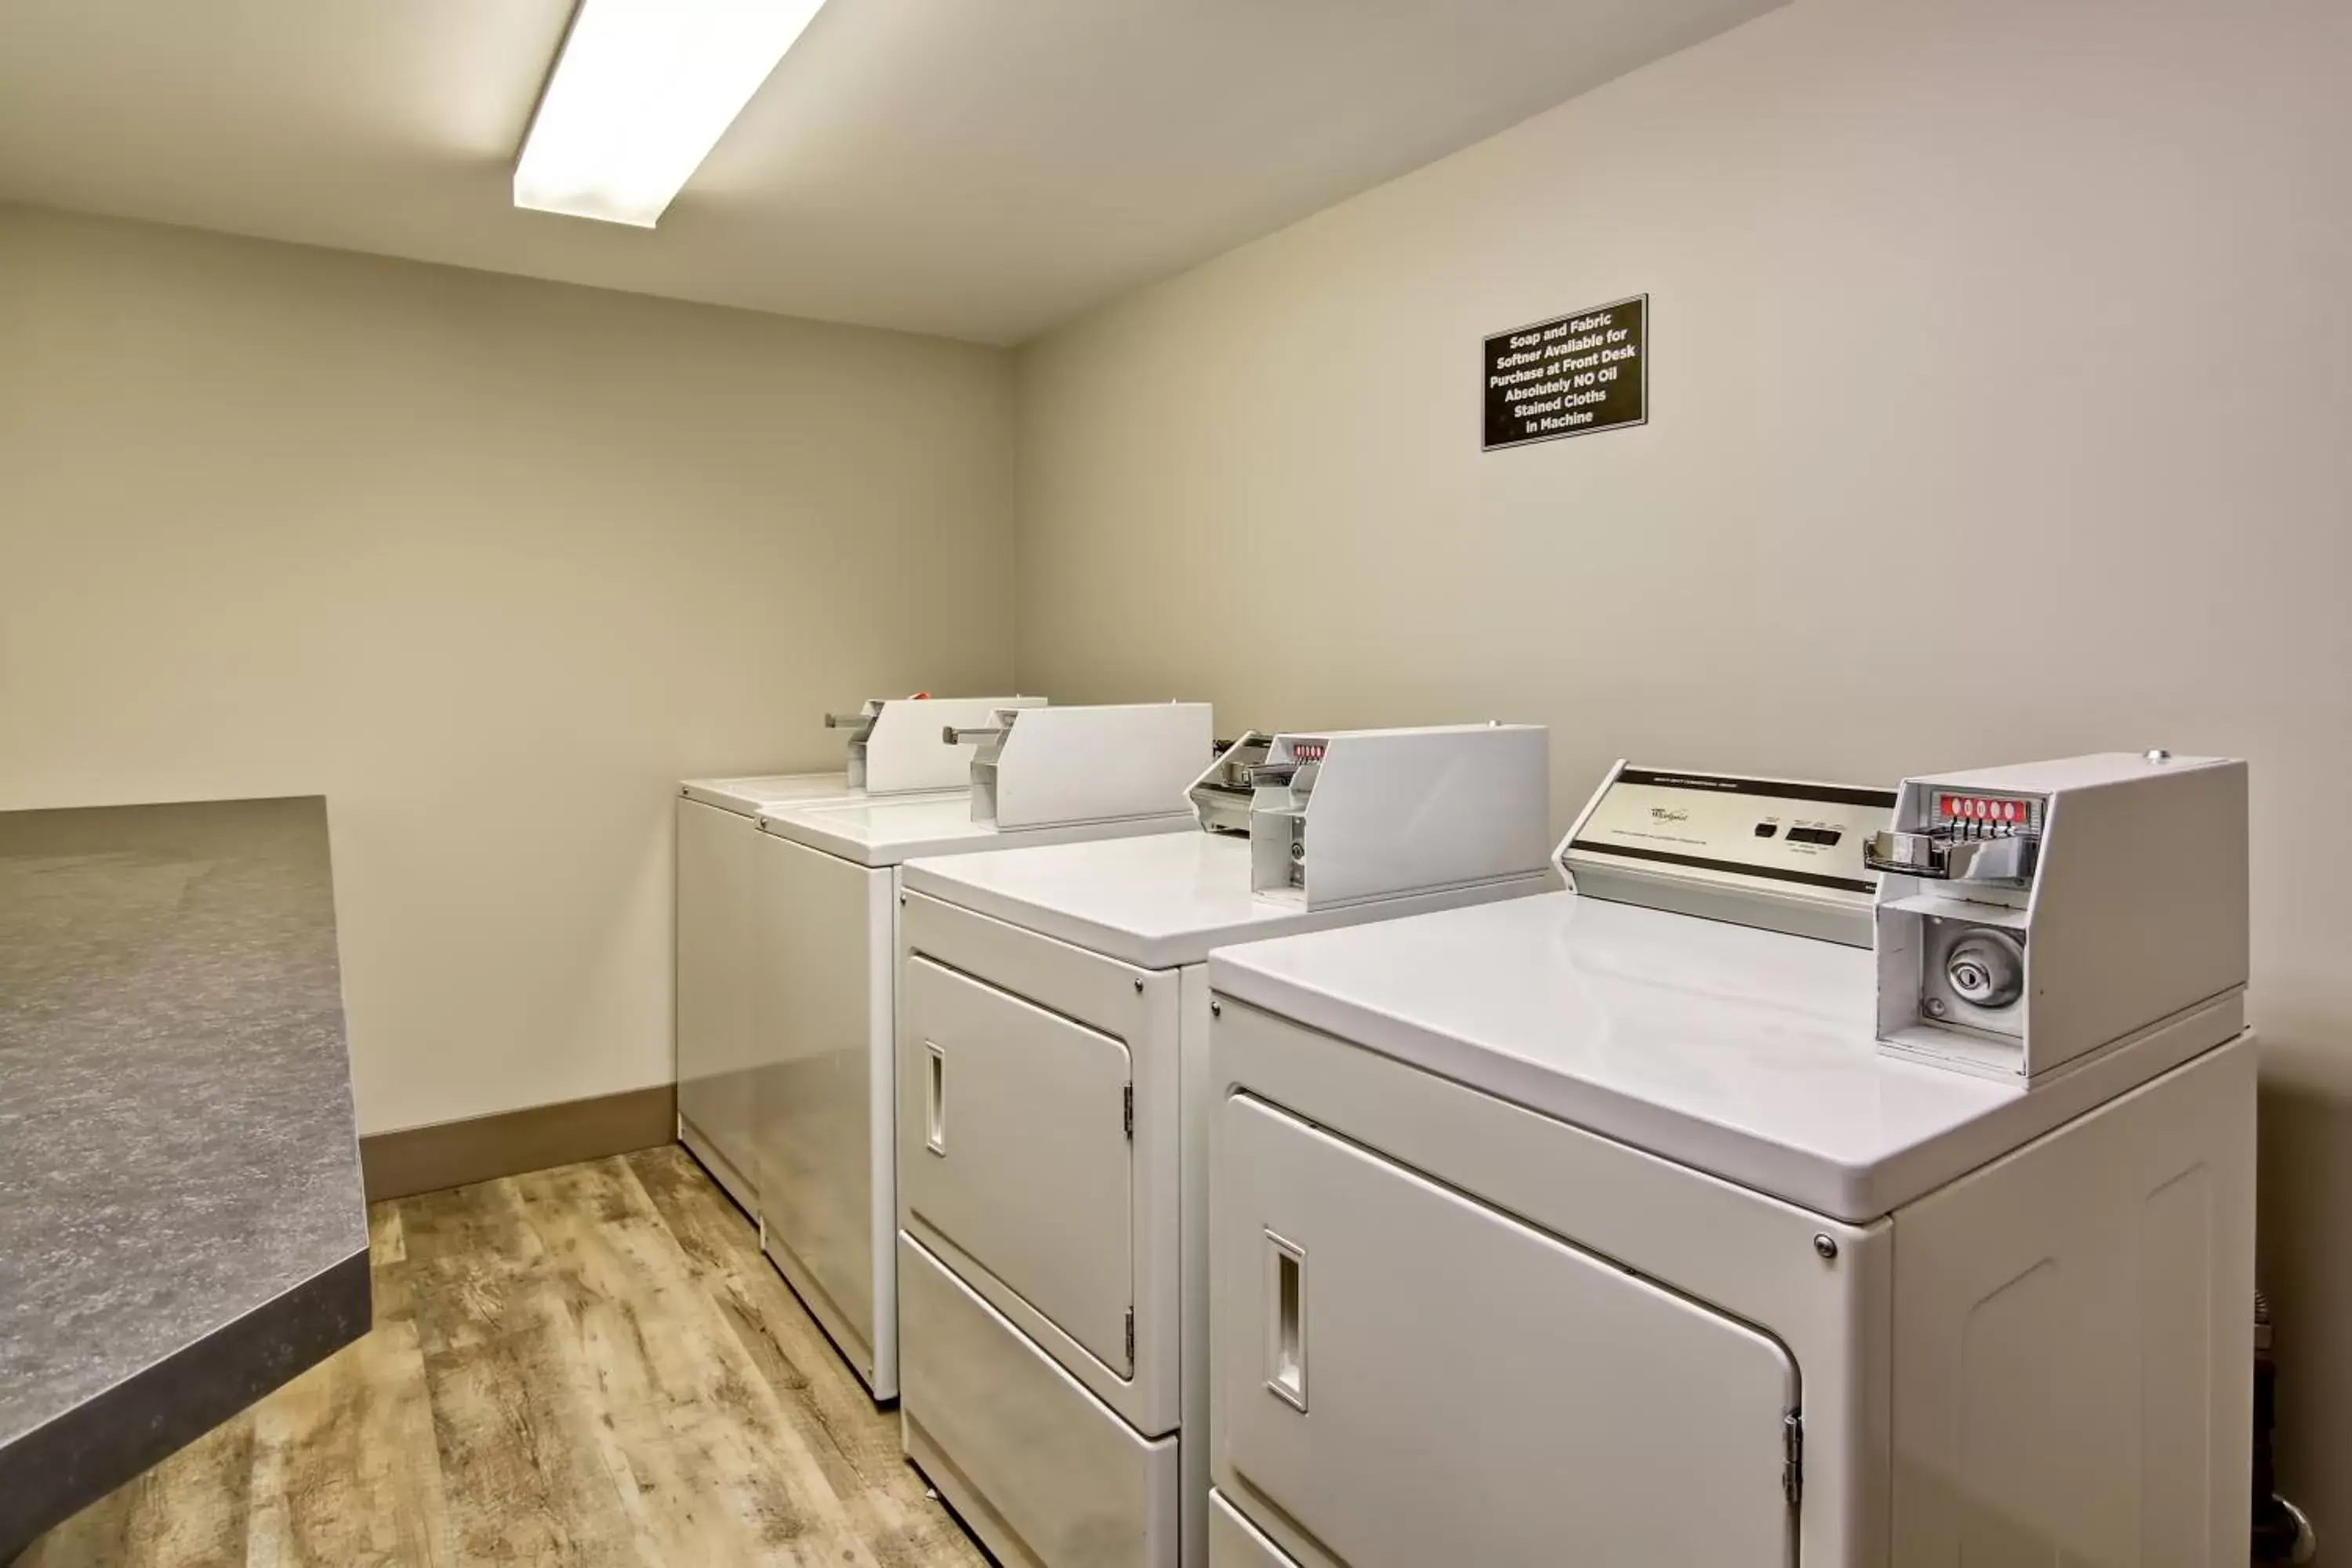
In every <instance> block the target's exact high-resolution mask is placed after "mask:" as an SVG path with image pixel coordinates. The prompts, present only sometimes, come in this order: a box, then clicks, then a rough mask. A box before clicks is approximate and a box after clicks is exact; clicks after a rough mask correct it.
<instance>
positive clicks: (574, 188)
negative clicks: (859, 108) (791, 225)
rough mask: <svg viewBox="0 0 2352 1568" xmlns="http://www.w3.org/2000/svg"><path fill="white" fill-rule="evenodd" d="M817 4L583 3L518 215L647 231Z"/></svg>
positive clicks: (524, 171) (544, 106)
mask: <svg viewBox="0 0 2352 1568" xmlns="http://www.w3.org/2000/svg"><path fill="white" fill-rule="evenodd" d="M822 5H824V0H580V9H579V10H578V11H577V12H576V13H575V14H574V15H573V16H572V31H571V33H570V34H569V35H568V36H567V37H565V38H564V40H563V52H562V54H560V55H558V56H557V57H556V61H555V69H554V70H553V71H552V72H551V74H550V75H549V77H548V79H547V88H546V90H545V91H544V92H543V93H541V96H540V100H539V113H538V114H537V115H536V116H534V117H533V118H532V120H531V122H530V134H529V135H528V136H526V137H524V138H523V144H522V156H521V158H520V159H519V160H518V161H517V162H516V163H515V176H514V199H515V205H517V206H519V207H532V208H535V209H537V210H538V211H541V212H551V213H564V214H567V215H569V216H572V217H590V218H601V219H603V220H604V222H606V223H625V224H634V225H635V226H637V227H639V228H651V227H653V226H654V224H655V223H656V221H657V220H658V219H659V218H660V217H661V215H662V210H663V209H664V208H666V207H667V206H668V205H669V204H670V200H671V198H672V197H674V196H676V195H677V193H678V190H679V188H680V187H681V186H683V185H684V184H686V182H687V181H688V178H690V177H691V176H692V175H693V174H694V171H695V169H696V168H697V167H698V166H699V165H700V163H702V160H703V159H704V158H705V157H706V156H708V155H709V152H710V149H711V148H713V147H714V146H716V145H718V143H719V137H720V136H721V135H723V134H724V133H725V132H726V130H727V127H728V126H729V125H730V124H732V123H733V122H734V120H735V116H736V115H738V114H740V113H741V112H742V110H743V106H744V105H745V104H746V103H749V102H750V101H751V95H752V94H753V93H755V92H757V91H759V90H760V84H761V82H763V81H765V80H767V79H768V73H769V72H771V71H772V70H774V69H775V68H776V62H777V61H779V60H781V59H782V58H784V53H785V51H786V50H788V49H790V48H791V47H793V42H794V41H795V40H796V39H798V38H799V37H800V36H801V34H802V32H803V30H805V29H806V28H807V26H808V25H809V23H810V21H811V20H812V19H814V17H815V16H816V14H817V11H818V9H819V8H820V7H821V6H822Z"/></svg>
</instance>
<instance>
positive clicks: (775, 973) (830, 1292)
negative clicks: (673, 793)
mask: <svg viewBox="0 0 2352 1568" xmlns="http://www.w3.org/2000/svg"><path fill="white" fill-rule="evenodd" d="M758 848H759V854H760V879H759V889H758V893H759V900H758V902H759V910H760V917H761V918H760V920H759V922H758V924H759V930H760V934H761V942H762V944H763V949H764V952H763V959H764V962H763V964H762V971H763V973H764V975H765V977H766V984H765V986H764V988H763V990H762V994H761V1008H760V1016H761V1068H760V1071H759V1075H758V1079H757V1084H756V1096H757V1101H758V1119H759V1137H758V1140H757V1155H756V1161H757V1163H756V1180H757V1181H758V1183H759V1184H760V1190H761V1219H762V1221H763V1222H764V1223H763V1225H762V1229H763V1231H764V1232H765V1238H766V1243H767V1248H768V1251H769V1254H770V1255H771V1256H772V1257H774V1258H776V1260H777V1263H778V1266H779V1267H780V1268H782V1270H783V1272H784V1276H785V1278H786V1279H789V1280H790V1281H791V1282H792V1283H793V1288H794V1289H797V1290H799V1291H801V1293H802V1294H803V1297H807V1298H811V1299H810V1300H808V1306H809V1309H810V1310H811V1311H812V1312H813V1313H814V1314H815V1315H816V1317H817V1318H818V1320H819V1321H821V1322H823V1323H824V1326H825V1329H826V1331H828V1332H829V1333H831V1334H833V1335H834V1337H835V1340H836V1341H837V1342H841V1349H842V1352H843V1353H844V1354H845V1355H846V1356H847V1357H848V1358H849V1360H850V1363H851V1364H852V1365H853V1366H854V1367H855V1368H856V1371H857V1373H858V1375H859V1376H860V1377H861V1378H864V1379H865V1380H866V1383H867V1384H868V1385H869V1386H873V1384H874V1380H875V1378H876V1375H877V1367H876V1357H877V1343H878V1341H877V1279H876V1275H877V1265H876V1225H877V1217H876V1209H875V1205H876V1202H877V1197H876V1184H875V1177H874V1157H875V1149H876V1146H877V1139H880V1140H881V1141H882V1145H883V1147H884V1148H885V1150H886V1154H885V1157H886V1158H887V1126H888V1123H887V1117H888V1115H889V1111H890V1106H889V1103H888V1100H887V1098H877V1094H876V1070H875V1061H874V1051H875V1049H876V1047H875V1040H876V1038H877V1030H878V1031H882V1033H881V1035H880V1038H882V1039H884V1040H887V1038H888V1034H887V1030H888V1028H889V1026H890V1023H891V1020H890V1019H889V1017H888V1016H887V1012H888V1008H889V997H890V989H889V987H890V983H891V968H892V957H893V952H892V946H891V936H890V932H891V926H890V919H891V902H890V898H891V886H892V881H893V877H892V873H891V872H889V871H887V870H872V869H868V868H865V867H860V866H853V865H851V864H849V863H848V862H847V861H845V860H842V859H839V858H835V857H834V856H830V855H826V854H823V853H821V852H819V851H816V850H813V849H809V848H806V847H803V846H801V845H798V844H794V843H793V842H791V841H790V840H788V839H783V838H779V837H775V836H774V835H772V834H764V835H761V836H760V837H759V840H758ZM877 1122H878V1123H880V1125H879V1126H878V1127H877ZM883 1234H884V1236H885V1237H887V1234H888V1233H887V1229H886V1230H885V1231H884V1232H883ZM877 1396H881V1395H880V1391H879V1390H878V1389H877Z"/></svg>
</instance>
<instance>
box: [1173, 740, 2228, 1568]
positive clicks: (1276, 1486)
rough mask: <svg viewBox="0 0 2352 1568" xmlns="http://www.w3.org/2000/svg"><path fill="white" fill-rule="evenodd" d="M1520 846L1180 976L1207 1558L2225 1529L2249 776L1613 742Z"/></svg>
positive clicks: (2193, 1554)
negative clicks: (1203, 1357)
mask: <svg viewBox="0 0 2352 1568" xmlns="http://www.w3.org/2000/svg"><path fill="white" fill-rule="evenodd" d="M1890 807H1891V811H1890ZM1558 858H1559V863H1560V864H1561V866H1562V867H1563V868H1564V869H1565V870H1566V871H1567V873H1568V875H1569V877H1570V880H1571V882H1572V883H1573V886H1574V890H1573V891H1570V892H1566V893H1559V894H1549V895H1546V896H1543V897H1540V898H1536V899H1525V900H1516V901H1513V902H1510V903H1504V904H1496V905H1490V906H1485V907H1480V908H1475V909H1466V910H1449V911H1446V912H1444V913H1440V914H1433V915H1423V916H1418V917H1415V918H1413V919H1411V920H1405V921H1390V922H1385V923H1382V924H1379V925H1372V926H1366V927H1361V928H1359V929H1356V930H1351V931H1325V932H1317V933H1314V934H1311V935H1307V936H1298V937H1288V938H1284V939H1281V940H1279V941H1276V942H1263V943H1257V944H1254V945H1252V946H1249V947H1241V948H1234V949H1231V950H1229V951H1226V952H1219V953H1217V954H1215V955H1214V956H1213V957H1212V959H1211V960H1210V963H1209V979H1210V986H1211V990H1212V995H1213V1002H1212V1008H1213V1013H1214V1015H1215V1022H1214V1024H1213V1027H1212V1031H1211V1033H1212V1035H1213V1060H1214V1064H1215V1070H1216V1082H1217V1100H1218V1109H1217V1113H1216V1115H1217V1121H1216V1127H1215V1131H1214V1133H1213V1141H1214V1143H1213V1180H1212V1184H1211V1192H1212V1216H1211V1224H1212V1227H1213V1241H1212V1249H1213V1250H1212V1275H1213V1284H1212V1289H1213V1310H1212V1319H1211V1345H1212V1354H1213V1362H1214V1367H1215V1374H1214V1387H1213V1401H1214V1405H1213V1418H1212V1428H1213V1445H1214V1451H1213V1455H1212V1466H1213V1479H1214V1482H1215V1491H1214V1495H1213V1502H1212V1515H1211V1518H1212V1522H1211V1525H1210V1537H1211V1545H1210V1556H1211V1561H1212V1562H1213V1563H1217V1564H1219V1565H1220V1568H1231V1565H1234V1564H1244V1563H1246V1564H1251V1565H1253V1568H1267V1565H1275V1564H1313V1565H1318V1568H1319V1565H1327V1564H1333V1563H1348V1564H1351V1565H1353V1568H1391V1565H1393V1568H1426V1565H1428V1564H1432V1563H1477V1564H1481V1565H1482V1568H1483V1565H1494V1568H1502V1565H1506V1564H1517V1563H1568V1562H1573V1563H1580V1564H1594V1565H1604V1568H1607V1565H1625V1568H1633V1565H1636V1564H1639V1565H1643V1568H1647V1565H1650V1564H1656V1563H1677V1564H1681V1563H1691V1564H1701V1563H1703V1564H1706V1565H1707V1568H1761V1565H1767V1564H1769V1565H1775V1568H1779V1565H1785V1564H1791V1563H1808V1564H1842V1565H1843V1564H1872V1565H1876V1564H1885V1563H1895V1564H1899V1565H1902V1568H1919V1565H1926V1564H1937V1565H1939V1568H1940V1565H1946V1564H1974V1563H1998V1564H2012V1563H2016V1564H2022V1563H2036V1564H2041V1563H2069V1564H2084V1565H2092V1564H2096V1565H2114V1568H2125V1565H2133V1568H2170V1565H2179V1568H2189V1564H2197V1565H2200V1568H2210V1564H2214V1563H2230V1562H2235V1561H2242V1559H2243V1557H2244V1555H2245V1552H2246V1539H2247V1534H2246V1531H2247V1473H2248V1470H2247V1467H2248V1451H2249V1450H2248V1446H2249V1439H2250V1405H2251V1377H2250V1369H2251V1365H2252V1353H2251V1332H2250V1328H2249V1324H2248V1321H2247V1313H2246V1302H2247V1300H2248V1299H2249V1296H2250V1294H2251V1292H2252V1289H2253V1278H2252V1275H2253V1176H2254V1170H2253V1163H2254V1051H2253V1045H2252V1037H2251V1035H2250V1034H2249V1033H2248V1031H2247V1030H2246V1028H2245V985H2246V772H2245V768H2244V765H2243V764H2242V763H2236V762H2230V761H2223V760H2218V759H2205V758H2175V757H2169V756H2165V755H2163V754H2161V753H2154V754H2150V755H2148V756H2145V757H2143V756H2138V755H2114V756H2094V757H2081V758H2075V759H2073V760H2070V761H2063V762H2053V763H2034V764H2030V765H2026V766H2021V767H2009V768H1992V769H1987V770H1985V771H1982V772H1970V773H1954V774H1950V775H1948V776H1944V777H1937V778H1928V779H1916V780H1913V781H1910V782H1909V783H1906V784H1905V785H1904V786H1903V788H1902V791H1901V795H1900V799H1899V800H1894V799H1891V798H1890V797H1888V796H1886V795H1883V794H1881V793H1879V792H1876V791H1870V790H1852V789H1837V788H1831V787H1826V786H1822V785H1815V784H1801V783H1795V782H1782V781H1777V780H1760V779H1750V778H1738V777H1730V776H1727V775H1718V774H1707V773H1675V772H1666V771H1660V770H1653V769H1641V768H1632V767H1625V766H1622V765H1621V766H1620V767H1619V768H1618V769H1617V770H1616V771H1615V772H1613V773H1612V774H1611V776H1610V778H1609V780H1608V782H1607V783H1606V784H1604V785H1603V786H1602V788H1601V791H1600V793H1599V794H1598V795H1595V796H1594V798H1593V800H1592V802H1591V805H1589V806H1588V807H1587V808H1586V810H1585V813H1584V815H1583V816H1582V817H1581V818H1580V820H1579V822H1578V823H1577V826H1576V827H1575V829H1574V830H1573V831H1572V832H1571V834H1570V837H1569V838H1568V840H1567V841H1566V842H1565V843H1564V844H1563V845H1562V846H1561V847H1560V849H1559V855H1558ZM1874 865H1875V866H1882V867H1884V868H1885V873H1884V876H1883V878H1881V877H1879V875H1878V873H1876V872H1874V870H1873V867H1874ZM1874 880H1875V881H1876V882H1877V886H1876V888H1875V891H1874ZM1873 927H1875V930H1876V936H1877V941H1876V951H1875V952H1873V950H1872V947H1871V932H1872V930H1873ZM1844 943H1852V944H1853V945H1843V944H1844Z"/></svg>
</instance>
